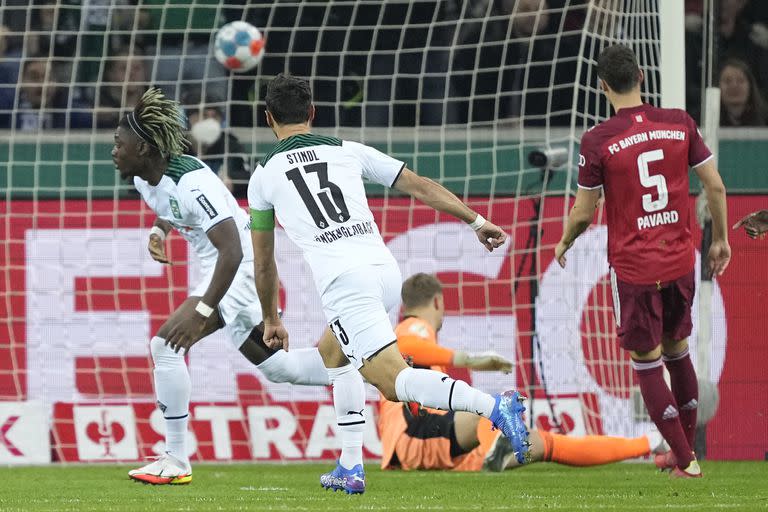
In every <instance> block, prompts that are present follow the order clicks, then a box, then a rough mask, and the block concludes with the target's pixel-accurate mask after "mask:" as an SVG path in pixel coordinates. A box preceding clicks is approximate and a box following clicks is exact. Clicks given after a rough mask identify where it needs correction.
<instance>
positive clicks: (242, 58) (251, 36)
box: [213, 21, 265, 73]
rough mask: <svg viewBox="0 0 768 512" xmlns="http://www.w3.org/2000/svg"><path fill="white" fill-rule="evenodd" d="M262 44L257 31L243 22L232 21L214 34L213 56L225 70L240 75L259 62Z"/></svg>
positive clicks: (259, 33)
mask: <svg viewBox="0 0 768 512" xmlns="http://www.w3.org/2000/svg"><path fill="white" fill-rule="evenodd" d="M264 43H265V40H264V37H263V36H262V34H261V32H260V31H259V29H257V28H256V27H254V26H253V25H251V24H250V23H246V22H244V21H233V22H231V23H227V24H226V25H224V26H223V27H221V28H220V29H219V31H218V32H217V33H216V41H215V44H214V50H213V54H214V55H215V56H216V60H218V61H219V62H221V64H222V65H223V66H224V67H225V68H227V69H229V70H231V71H234V72H235V73H241V72H243V71H248V70H250V69H253V68H255V67H256V66H257V65H258V64H259V62H261V59H262V58H263V57H264Z"/></svg>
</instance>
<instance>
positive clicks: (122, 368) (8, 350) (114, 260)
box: [0, 196, 768, 461]
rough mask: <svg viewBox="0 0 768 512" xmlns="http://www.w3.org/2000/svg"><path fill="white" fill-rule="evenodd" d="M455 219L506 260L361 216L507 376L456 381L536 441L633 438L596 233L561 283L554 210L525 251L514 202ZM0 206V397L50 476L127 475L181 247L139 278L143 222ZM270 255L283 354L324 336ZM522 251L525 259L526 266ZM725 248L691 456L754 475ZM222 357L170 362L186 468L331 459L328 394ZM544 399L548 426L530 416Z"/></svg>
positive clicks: (141, 211)
mask: <svg viewBox="0 0 768 512" xmlns="http://www.w3.org/2000/svg"><path fill="white" fill-rule="evenodd" d="M692 201H693V200H692ZM472 203H473V206H474V207H475V208H476V209H477V210H478V211H480V212H481V213H482V214H483V215H486V216H487V217H489V218H491V219H493V220H494V221H496V222H497V223H499V224H501V225H502V226H503V227H505V228H506V229H508V230H509V232H510V234H512V235H513V236H512V238H513V240H512V242H511V243H510V244H509V245H508V246H507V250H506V252H502V253H500V254H497V253H493V254H491V255H488V254H484V252H483V250H482V247H481V246H480V245H479V244H478V243H477V242H476V241H475V240H473V237H474V234H473V233H472V232H471V231H469V230H467V229H466V227H465V226H463V225H461V224H459V223H456V222H455V221H453V220H452V219H450V218H448V217H445V216H442V215H438V214H435V213H434V212H432V211H431V210H429V209H428V208H426V207H422V206H416V205H415V204H414V203H412V202H411V201H410V200H405V199H391V198H390V199H387V200H381V199H374V200H371V206H372V209H373V210H374V213H375V215H376V219H377V222H378V224H379V226H380V229H381V231H382V234H383V235H384V237H385V241H386V242H387V244H388V246H389V247H390V249H391V250H392V251H393V253H394V254H395V256H396V258H397V259H398V261H399V262H400V264H401V269H402V271H403V274H404V276H406V275H408V274H410V273H413V272H417V271H426V272H433V273H437V274H438V276H439V277H440V278H441V280H442V281H443V282H444V283H445V284H446V305H447V315H448V316H447V318H446V325H445V327H444V329H443V331H442V333H441V340H442V341H443V343H445V344H446V345H450V346H454V347H457V348H464V349H469V350H473V351H477V350H495V351H497V352H500V353H502V354H504V355H506V356H507V357H509V358H511V359H513V360H515V361H516V363H517V365H516V372H515V374H514V375H513V376H510V377H507V378H506V380H505V379H502V378H500V377H499V375H490V376H489V375H483V374H480V373H471V374H470V373H466V372H465V373H464V374H462V375H461V376H462V377H463V378H466V379H469V380H471V381H472V382H473V384H475V385H477V386H478V387H481V388H483V389H486V390H488V391H498V390H500V389H503V388H508V387H518V388H520V389H522V390H523V391H525V392H526V393H529V394H533V397H534V416H535V420H536V423H537V425H538V426H539V427H542V428H553V427H554V428H561V429H563V430H567V431H572V432H574V433H584V432H596V433H607V434H636V433H637V432H638V431H640V430H643V429H645V428H647V427H648V424H647V420H646V419H643V418H642V417H641V416H642V415H640V416H638V415H637V414H636V413H637V411H635V409H633V407H634V406H633V400H632V394H633V392H632V384H633V379H632V374H631V370H630V369H629V365H628V362H627V359H626V356H625V355H624V354H623V353H622V352H621V351H620V350H618V348H617V345H616V343H615V340H614V339H613V338H614V337H615V327H614V326H613V319H612V312H611V303H610V293H606V279H605V277H606V276H605V273H606V272H607V263H605V261H604V260H605V246H604V245H605V240H604V237H605V230H604V227H600V226H597V227H595V228H593V229H591V230H590V231H589V232H588V233H586V234H585V236H584V237H583V241H582V242H580V244H582V245H580V246H576V247H574V253H573V256H572V257H571V259H570V260H569V262H570V263H569V266H568V268H567V269H566V271H561V270H559V269H558V268H556V265H553V264H552V249H553V248H554V245H555V243H556V242H557V239H558V238H559V235H560V233H561V229H562V218H563V214H564V212H566V211H567V205H565V204H564V203H563V201H562V200H561V199H547V200H546V202H545V203H544V204H543V206H542V209H541V218H542V219H543V221H542V222H541V225H540V227H541V228H542V231H541V236H540V239H539V240H538V241H536V240H534V239H533V238H531V235H532V234H535V233H536V230H535V229H534V230H532V229H531V225H532V224H533V223H534V221H535V215H534V211H535V209H534V204H533V201H532V200H530V199H519V200H518V199H513V198H493V199H490V200H489V199H488V198H476V199H474V200H473V201H472ZM766 204H768V198H766V197H765V196H744V197H732V198H730V199H729V210H730V213H729V217H730V218H731V219H737V218H739V217H740V216H741V215H744V214H746V213H747V212H749V211H752V210H755V209H758V208H760V207H764V206H765V205H766ZM0 208H1V211H3V212H4V216H3V221H2V226H3V231H4V236H3V242H2V243H0V293H2V297H3V298H2V300H0V317H2V318H3V322H2V323H1V324H0V400H3V401H25V400H30V401H40V402H42V403H43V404H44V405H45V406H46V407H47V410H48V411H49V413H50V417H51V428H52V434H53V435H52V442H53V457H54V459H58V460H94V461H95V460H133V459H136V458H140V457H144V456H147V455H152V454H153V453H156V452H157V451H158V450H160V449H161V448H162V446H161V445H159V444H158V443H161V441H162V421H161V417H160V416H158V415H157V413H156V408H155V406H154V398H153V389H152V376H151V368H152V365H151V360H150V358H149V357H148V350H147V341H148V340H149V338H150V337H151V335H152V333H153V332H155V331H156V330H157V329H158V328H159V326H160V325H161V324H162V322H163V321H164V320H165V318H166V317H167V315H168V314H169V313H170V312H171V311H172V310H173V308H174V307H175V306H176V305H178V304H179V303H180V302H181V301H182V300H183V299H184V298H185V297H186V295H187V293H188V289H189V288H190V287H191V286H192V285H194V284H195V282H194V280H195V263H194V258H192V257H191V255H189V254H188V253H187V247H186V244H185V243H184V242H183V240H182V239H180V238H179V237H178V236H172V237H171V238H170V250H169V253H170V257H171V259H172V261H174V263H175V264H174V265H171V266H162V265H160V264H157V263H155V262H153V261H152V260H151V259H150V258H149V257H148V255H147V252H146V236H147V230H148V228H149V227H150V226H151V224H152V221H153V220H154V216H153V214H152V212H151V211H150V210H148V209H147V208H146V207H145V206H144V205H143V203H141V202H140V201H139V200H135V199H125V200H116V201H107V200H100V201H91V202H86V201H77V200H73V201H37V202H33V201H13V202H9V203H0ZM695 231H696V233H697V237H699V236H700V233H699V231H698V229H697V228H696V230H695ZM278 242H279V243H278V265H279V267H280V273H281V280H282V284H283V288H284V297H283V299H284V304H285V314H286V324H287V325H288V327H289V329H291V330H292V339H293V333H297V334H296V336H297V339H298V340H300V341H299V342H298V345H297V346H299V347H300V346H302V345H304V346H308V347H309V346H312V345H313V344H314V341H313V340H314V339H315V338H316V337H317V336H318V335H319V334H320V331H321V329H322V327H323V325H324V320H323V319H322V315H321V313H320V306H319V299H318V298H317V296H316V293H315V292H314V290H313V287H312V286H311V284H310V283H311V276H309V273H308V269H307V268H306V265H305V264H304V262H303V259H302V258H301V255H300V254H299V253H298V251H297V250H296V248H295V247H294V246H292V245H291V244H290V242H288V241H287V240H286V239H285V237H284V235H282V234H281V236H279V237H278ZM535 243H538V247H539V248H540V249H539V250H533V249H530V247H532V246H533V245H535ZM529 244H530V245H529ZM732 248H733V261H732V264H731V267H730V268H729V269H728V270H727V272H726V274H725V275H724V276H722V278H720V279H718V281H717V284H716V287H715V293H714V294H713V297H714V299H713V306H712V315H713V317H712V331H713V333H712V335H711V337H709V338H708V339H707V342H706V343H705V344H703V345H701V346H702V347H705V349H706V350H702V351H701V352H702V354H701V355H700V356H699V359H700V361H698V366H699V367H701V368H704V369H705V372H706V375H704V376H702V377H703V378H704V379H705V380H709V381H710V382H713V383H715V384H716V386H717V389H719V408H718V410H717V413H716V415H715V417H714V419H713V420H712V421H711V423H710V424H709V425H708V428H707V441H708V456H709V457H711V458H718V459H762V458H763V457H764V456H765V453H766V452H768V428H767V427H766V422H765V418H766V417H768V372H766V371H765V368H764V365H763V364H762V361H764V360H766V358H768V346H766V344H765V343H764V341H763V340H762V338H761V336H760V331H759V329H758V328H757V327H756V324H757V321H758V319H759V318H761V314H762V312H761V311H760V307H761V304H762V303H763V301H762V300H761V299H763V298H765V297H764V295H765V294H766V290H768V269H767V266H766V264H765V262H766V257H768V245H766V243H765V242H761V241H757V242H756V241H752V240H749V239H748V238H747V237H746V236H744V235H743V234H741V233H734V234H733V236H732ZM534 275H536V276H538V277H539V279H534V278H533V276H534ZM532 286H535V287H536V288H535V289H533V290H532ZM532 291H534V292H535V294H532ZM533 295H536V296H537V299H536V300H535V301H533V300H532V296H533ZM534 304H535V308H534V307H533V305H534ZM697 307H698V305H697ZM694 316H695V315H694ZM534 331H535V332H536V336H532V334H533V332H534ZM606 334H607V336H606ZM694 336H697V334H696V333H694ZM699 338H701V336H699ZM694 345H695V343H694ZM695 350H696V347H695V346H694V351H695ZM703 358H706V360H707V363H706V364H704V363H702V362H701V360H702V359H703ZM240 359H241V358H239V356H238V354H237V352H235V351H234V350H231V347H230V346H227V342H226V341H225V340H223V339H212V340H210V341H209V340H205V341H203V342H201V343H200V344H198V345H197V346H196V347H195V349H193V351H192V353H191V355H190V357H189V361H188V363H189V366H190V372H191V374H192V381H193V406H192V411H191V412H192V417H193V421H192V430H193V433H192V434H191V435H192V436H193V437H194V439H193V441H194V442H192V443H190V445H191V446H193V448H194V456H195V457H196V458H197V459H202V460H221V459H238V460H249V459H257V460H274V459H284V460H304V459H330V458H333V457H334V456H336V451H335V450H336V449H337V448H338V443H337V440H336V438H335V435H334V428H335V427H334V426H333V425H334V422H333V421H328V418H331V419H332V418H333V415H332V408H330V406H329V404H330V395H329V393H328V390H327V389H325V388H322V389H320V388H317V389H315V388H312V389H310V388H303V387H302V388H291V387H290V386H287V385H274V384H271V383H268V382H266V381H265V380H264V379H263V377H262V376H260V374H259V373H258V371H257V370H255V369H253V368H252V367H248V366H247V365H246V364H245V363H244V362H243V361H241V360H240ZM545 393H546V394H547V395H549V396H550V397H552V398H553V401H552V404H553V407H552V409H554V410H552V409H550V403H549V402H547V401H546V400H542V398H544V396H545ZM375 396H376V395H375V393H373V392H371V393H370V398H371V399H375ZM329 411H330V412H329ZM365 443H366V450H367V455H369V456H376V455H378V450H379V447H378V438H377V436H376V432H375V430H374V429H371V430H370V431H369V432H367V433H366V441H365Z"/></svg>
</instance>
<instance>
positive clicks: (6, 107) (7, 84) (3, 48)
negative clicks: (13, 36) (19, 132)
mask: <svg viewBox="0 0 768 512" xmlns="http://www.w3.org/2000/svg"><path fill="white" fill-rule="evenodd" d="M9 32H10V31H9V30H8V27H6V26H5V25H0V126H6V125H9V124H10V115H11V109H12V108H13V103H14V101H15V98H16V83H17V82H18V80H19V63H20V61H21V59H20V52H19V51H18V50H13V49H11V47H10V41H9Z"/></svg>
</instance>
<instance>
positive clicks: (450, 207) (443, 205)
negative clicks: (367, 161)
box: [393, 167, 507, 251]
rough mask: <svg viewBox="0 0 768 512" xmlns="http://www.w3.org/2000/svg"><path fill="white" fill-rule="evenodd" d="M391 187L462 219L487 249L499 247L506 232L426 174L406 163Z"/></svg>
mask: <svg viewBox="0 0 768 512" xmlns="http://www.w3.org/2000/svg"><path fill="white" fill-rule="evenodd" d="M393 187H394V188H396V189H397V190H399V191H400V192H404V193H406V194H409V195H411V196H413V197H415V198H416V199H418V200H419V201H421V202H422V203H424V204H426V205H428V206H431V207H432V208H434V209H435V210H438V211H441V212H444V213H447V214H449V215H453V216H454V217H456V218H457V219H459V220H462V221H464V222H466V223H467V224H469V225H470V226H471V227H472V228H473V229H474V230H475V232H476V233H477V238H478V239H479V240H480V243H482V244H483V245H484V246H485V248H486V249H488V250H489V251H493V250H494V249H496V248H498V247H501V246H502V245H504V242H505V241H506V240H507V234H506V233H505V232H504V231H503V230H502V229H501V228H500V227H498V226H497V225H495V224H493V223H492V222H490V221H487V220H485V219H483V217H482V216H480V215H479V214H478V213H477V212H475V211H474V210H472V209H471V208H470V207H469V206H467V205H466V204H464V203H463V202H462V201H461V200H460V199H459V198H458V197H456V196H455V195H454V194H453V193H452V192H451V191H450V190H448V189H446V188H445V187H443V186H442V185H440V184H439V183H437V182H435V181H433V180H431V179H429V178H425V177H423V176H419V175H418V174H416V173H415V172H413V171H412V170H410V169H408V168H407V167H406V168H404V169H403V171H402V172H401V173H400V176H399V177H398V178H397V181H395V183H394V184H393Z"/></svg>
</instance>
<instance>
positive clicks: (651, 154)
mask: <svg viewBox="0 0 768 512" xmlns="http://www.w3.org/2000/svg"><path fill="white" fill-rule="evenodd" d="M659 160H664V151H662V150H661V149H654V150H653V151H645V152H644V153H640V154H639V155H638V157H637V172H638V173H639V174H640V184H641V185H643V186H644V187H645V188H652V187H656V191H657V192H658V194H659V198H658V199H656V200H655V201H654V200H653V196H652V195H651V194H643V210H645V211H646V212H648V213H652V212H657V211H659V210H663V209H664V208H666V207H667V203H668V202H669V191H668V190H667V180H666V179H665V178H664V175H662V174H654V175H651V174H650V173H649V171H648V164H649V163H651V162H658V161H659Z"/></svg>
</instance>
